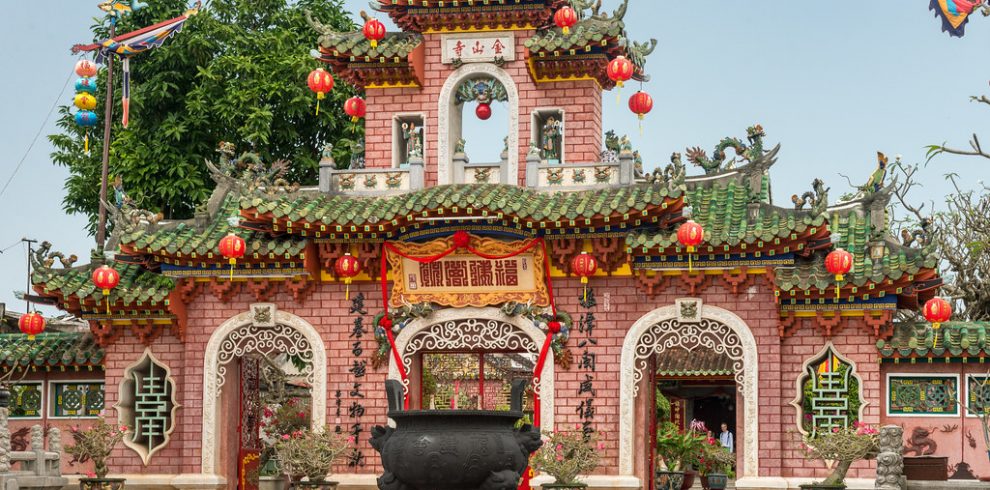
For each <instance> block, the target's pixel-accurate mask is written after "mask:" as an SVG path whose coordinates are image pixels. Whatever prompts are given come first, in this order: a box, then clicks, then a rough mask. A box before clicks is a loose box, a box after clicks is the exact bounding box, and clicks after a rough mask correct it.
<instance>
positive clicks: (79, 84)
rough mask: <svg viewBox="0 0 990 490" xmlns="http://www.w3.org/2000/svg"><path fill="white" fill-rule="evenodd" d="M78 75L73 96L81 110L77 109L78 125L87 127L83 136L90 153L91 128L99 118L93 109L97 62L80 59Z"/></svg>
mask: <svg viewBox="0 0 990 490" xmlns="http://www.w3.org/2000/svg"><path fill="white" fill-rule="evenodd" d="M75 72H76V75H78V76H79V79H78V80H76V95H75V97H73V98H72V103H73V105H75V106H76V108H78V109H79V110H78V111H76V115H75V121H76V125H78V126H79V127H82V128H85V130H86V135H85V136H84V137H83V151H84V152H86V154H87V155H89V128H92V127H94V126H96V123H97V121H98V118H97V116H96V113H95V112H93V109H96V96H95V95H94V94H95V93H96V81H95V80H93V77H95V76H96V64H95V63H93V62H92V61H90V60H79V61H78V62H76V67H75Z"/></svg>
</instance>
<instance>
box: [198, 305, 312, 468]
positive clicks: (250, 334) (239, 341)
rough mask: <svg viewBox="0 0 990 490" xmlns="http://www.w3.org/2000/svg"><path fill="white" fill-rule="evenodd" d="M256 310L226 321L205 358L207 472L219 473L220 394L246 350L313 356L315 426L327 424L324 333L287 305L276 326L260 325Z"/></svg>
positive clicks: (277, 315)
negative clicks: (230, 368) (288, 310)
mask: <svg viewBox="0 0 990 490" xmlns="http://www.w3.org/2000/svg"><path fill="white" fill-rule="evenodd" d="M253 324H254V312H253V311H245V312H244V313H241V314H238V315H236V316H234V317H232V318H230V319H229V320H227V321H225V322H223V323H222V324H221V325H220V326H219V327H217V329H216V330H214V331H213V334H212V335H211V336H210V341H209V342H208V343H207V344H206V354H205V356H204V360H203V439H202V441H203V444H202V448H203V449H202V472H203V473H204V474H207V475H215V474H218V473H217V465H216V463H217V452H218V448H219V440H218V439H219V438H218V431H219V429H220V428H219V427H217V419H218V415H219V413H218V403H217V402H218V398H219V396H220V394H221V387H222V386H223V383H224V374H225V373H226V365H227V364H228V363H229V362H231V361H232V360H233V359H234V358H236V357H237V356H239V355H241V354H245V353H250V352H255V353H261V354H271V353H276V352H279V353H282V352H285V353H289V354H294V355H299V356H300V357H302V358H303V359H305V360H307V361H308V364H309V365H310V366H311V368H310V369H309V370H308V371H307V372H306V377H307V379H308V380H309V381H310V383H311V384H312V387H313V388H312V392H313V394H314V396H313V398H312V400H313V424H312V428H313V429H314V430H319V429H322V428H323V426H324V425H325V424H326V418H327V398H326V396H324V395H325V393H326V392H327V352H326V346H325V345H324V343H323V339H322V338H320V334H319V333H318V332H317V331H316V329H314V328H313V326H312V325H310V324H309V323H308V322H307V321H306V320H303V319H302V318H299V317H298V316H296V315H293V314H291V313H286V312H284V311H282V310H277V311H275V324H276V327H274V328H263V327H255V326H253Z"/></svg>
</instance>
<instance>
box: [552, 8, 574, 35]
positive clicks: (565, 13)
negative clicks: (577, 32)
mask: <svg viewBox="0 0 990 490" xmlns="http://www.w3.org/2000/svg"><path fill="white" fill-rule="evenodd" d="M577 21H578V18H577V12H575V11H574V8H573V7H571V6H570V5H565V6H563V7H561V8H559V9H558V10H557V12H556V13H554V14H553V22H554V23H555V24H557V27H559V28H560V30H561V31H563V32H564V35H567V34H570V32H571V27H573V26H574V24H577Z"/></svg>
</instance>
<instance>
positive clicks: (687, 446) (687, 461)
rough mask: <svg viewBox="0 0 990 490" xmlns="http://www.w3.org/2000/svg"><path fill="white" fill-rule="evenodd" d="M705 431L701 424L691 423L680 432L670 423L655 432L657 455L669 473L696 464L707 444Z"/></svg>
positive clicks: (693, 421)
mask: <svg viewBox="0 0 990 490" xmlns="http://www.w3.org/2000/svg"><path fill="white" fill-rule="evenodd" d="M706 433H707V429H705V424H704V423H703V422H698V421H696V420H692V421H691V428H690V429H688V430H686V431H681V430H679V429H678V428H677V426H676V425H674V424H673V423H671V422H665V423H664V424H663V426H662V427H660V429H659V430H657V454H658V455H659V456H660V458H661V459H663V464H664V465H666V466H667V469H668V470H670V471H683V470H684V469H685V468H686V467H687V466H689V465H692V464H694V463H697V462H698V459H699V456H700V455H701V451H702V449H703V448H704V446H705V444H706V443H707V440H708V436H707V435H706Z"/></svg>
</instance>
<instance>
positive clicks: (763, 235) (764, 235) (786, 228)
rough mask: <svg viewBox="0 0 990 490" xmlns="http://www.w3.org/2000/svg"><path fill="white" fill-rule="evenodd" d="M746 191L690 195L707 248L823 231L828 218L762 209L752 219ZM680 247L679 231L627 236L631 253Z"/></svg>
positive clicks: (725, 188)
mask: <svg viewBox="0 0 990 490" xmlns="http://www.w3.org/2000/svg"><path fill="white" fill-rule="evenodd" d="M750 194H752V193H751V192H750V191H748V190H747V189H746V187H745V186H744V185H743V184H742V183H740V182H738V181H736V180H730V181H728V182H727V183H726V184H725V185H717V184H716V185H711V186H702V185H698V186H696V187H695V188H694V189H689V190H688V191H686V193H685V196H684V204H685V205H687V206H691V207H692V209H693V214H692V219H693V220H694V221H696V222H698V223H699V224H701V226H702V227H703V228H704V230H705V244H707V245H719V246H721V245H728V246H733V247H734V246H737V245H739V244H741V243H745V244H747V245H751V244H754V243H758V242H760V241H764V242H770V243H772V242H773V240H774V239H778V238H779V239H781V240H789V239H790V237H791V235H793V234H795V233H804V232H805V231H807V230H808V229H809V228H817V227H821V226H822V225H823V224H824V223H825V217H824V216H812V215H811V213H808V212H800V211H793V210H790V209H783V208H777V207H773V206H770V205H766V204H764V205H761V207H760V214H759V218H758V219H756V220H755V221H751V220H750V219H749V202H751V201H752V200H753V198H756V199H759V196H751V195H750ZM676 244H677V233H676V231H670V230H668V231H634V232H631V233H629V234H628V235H627V236H626V246H627V247H628V248H629V250H630V252H633V253H635V252H638V251H644V250H656V249H661V248H666V247H669V246H671V245H676Z"/></svg>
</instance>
